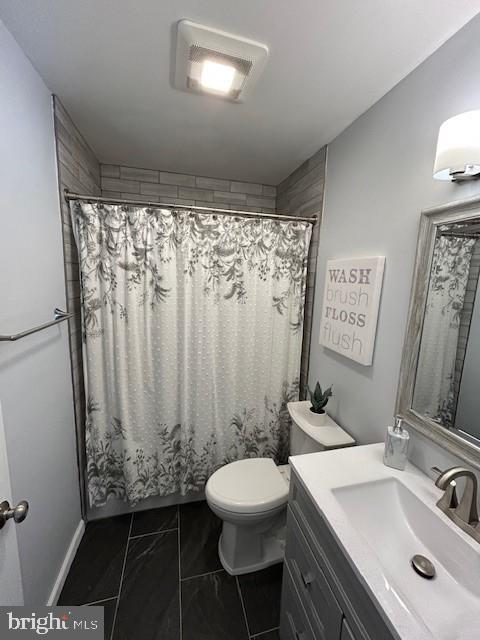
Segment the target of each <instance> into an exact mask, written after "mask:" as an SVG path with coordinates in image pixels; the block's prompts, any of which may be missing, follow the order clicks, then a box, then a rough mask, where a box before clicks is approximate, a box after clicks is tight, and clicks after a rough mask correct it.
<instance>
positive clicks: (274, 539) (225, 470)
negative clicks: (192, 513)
mask: <svg viewBox="0 0 480 640" xmlns="http://www.w3.org/2000/svg"><path fill="white" fill-rule="evenodd" d="M286 466H288V465H286ZM280 469H281V467H277V466H276V465H275V463H274V462H273V460H271V459H270V458H248V459H246V460H238V461H236V462H231V463H230V464H227V465H225V466H224V467H222V468H221V469H219V470H218V471H216V472H215V473H214V474H213V475H212V476H211V477H210V479H209V480H208V482H207V485H206V487H205V494H206V498H207V502H208V504H209V506H210V508H211V510H212V511H213V512H214V513H215V514H216V515H217V516H218V517H219V518H221V519H222V520H223V527H222V534H221V536H220V540H219V542H218V554H219V557H220V562H221V563H222V566H223V568H224V569H225V570H226V571H227V572H228V573H229V574H230V575H239V574H242V573H250V572H252V571H258V570H259V569H264V568H266V567H268V566H270V565H272V564H276V563H277V562H281V560H282V559H283V555H284V548H285V519H286V508H285V507H286V504H287V500H288V489H289V474H288V473H286V472H283V473H281V471H280Z"/></svg>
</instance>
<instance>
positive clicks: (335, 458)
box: [290, 443, 480, 640]
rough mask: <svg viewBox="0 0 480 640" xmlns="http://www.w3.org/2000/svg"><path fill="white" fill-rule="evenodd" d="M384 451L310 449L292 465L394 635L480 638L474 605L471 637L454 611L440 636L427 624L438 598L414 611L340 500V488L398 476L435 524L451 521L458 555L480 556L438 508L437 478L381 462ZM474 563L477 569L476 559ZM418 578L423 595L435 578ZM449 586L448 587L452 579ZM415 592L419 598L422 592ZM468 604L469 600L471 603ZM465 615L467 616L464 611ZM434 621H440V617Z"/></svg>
mask: <svg viewBox="0 0 480 640" xmlns="http://www.w3.org/2000/svg"><path fill="white" fill-rule="evenodd" d="M383 450H384V445H383V443H381V444H373V445H366V446H360V447H352V448H347V449H340V450H334V451H326V452H321V453H312V454H306V455H301V456H293V457H291V458H290V464H291V466H292V468H293V469H294V471H295V472H296V474H297V476H298V477H299V479H300V481H301V483H302V485H303V487H304V488H305V489H306V491H307V492H308V494H309V495H310V497H311V499H312V500H313V503H314V504H315V506H316V508H317V509H318V511H319V512H320V513H321V514H322V516H323V517H324V519H325V520H326V521H327V524H328V525H329V526H330V528H331V531H332V533H333V535H334V536H335V538H336V540H337V542H338V544H339V545H340V546H341V547H342V548H343V550H344V552H345V555H346V557H347V559H349V561H350V564H351V565H352V567H353V568H354V570H355V572H356V573H357V575H358V577H359V579H360V581H361V582H362V583H363V585H364V586H365V588H366V589H367V591H368V592H369V593H370V595H371V596H373V601H374V603H375V604H376V605H377V609H378V610H379V612H380V613H381V615H382V616H383V617H384V619H386V620H387V621H388V622H389V624H390V626H391V627H392V628H394V629H395V630H396V633H397V634H398V636H399V637H400V638H401V639H402V640H433V639H435V640H438V638H439V637H440V635H441V636H442V638H444V637H445V638H446V637H448V638H449V639H450V638H451V640H454V639H455V640H457V639H459V638H462V639H467V638H468V639H469V640H470V639H472V640H473V638H476V639H477V640H478V638H480V607H479V613H478V618H477V616H476V614H475V613H474V614H472V610H471V608H470V607H469V609H468V611H467V612H466V613H467V614H468V619H469V623H468V625H467V622H464V625H465V628H467V626H468V628H469V629H471V632H472V633H474V635H471V633H470V632H469V631H466V632H465V631H464V630H463V631H461V632H458V631H457V622H456V620H457V615H456V614H455V615H454V616H453V617H452V618H451V619H448V620H447V623H446V624H444V625H443V627H442V629H445V628H446V629H447V631H445V632H443V631H442V633H441V634H440V633H439V632H438V631H437V632H436V633H435V634H434V633H432V631H431V629H432V626H434V624H433V625H432V624H429V623H431V620H432V616H434V614H435V612H432V609H431V608H432V607H434V606H435V602H433V600H432V602H430V603H429V602H428V598H427V602H425V607H430V609H429V614H428V615H426V616H425V615H423V614H424V613H425V611H422V602H423V601H422V600H421V601H420V605H419V604H418V597H417V603H416V609H415V610H412V609H413V608H412V607H409V602H411V597H410V596H411V594H408V593H406V594H405V593H402V590H401V589H399V588H398V583H397V582H396V580H395V575H393V576H392V575H391V574H388V572H387V571H385V567H384V565H382V562H381V561H380V559H379V556H378V553H377V552H376V551H375V549H374V548H373V546H372V545H370V544H369V542H368V540H367V539H366V538H365V537H364V536H363V535H362V533H360V532H359V531H358V530H357V528H356V527H355V526H354V524H353V523H352V521H351V520H350V519H349V517H348V514H347V513H346V511H345V510H344V508H343V507H342V505H341V504H340V502H339V500H338V499H337V497H336V494H335V490H337V489H339V488H341V487H351V486H352V485H360V484H362V483H365V482H372V481H373V482H375V481H377V480H380V481H382V480H388V479H389V478H396V479H398V480H399V481H400V482H401V483H402V484H403V485H404V486H405V487H407V489H409V490H410V491H411V493H413V494H415V496H416V497H417V498H418V499H419V500H420V501H421V502H422V503H424V507H426V509H427V510H431V511H432V512H433V514H434V515H433V518H434V521H435V522H436V520H435V519H436V518H437V516H438V517H439V518H440V519H441V520H443V521H444V523H447V525H448V527H449V528H453V533H452V532H451V531H447V535H448V536H450V539H451V540H453V541H454V542H455V541H456V540H457V538H456V535H457V534H458V536H459V538H460V541H461V545H463V546H462V548H461V549H460V554H459V555H460V556H461V557H462V550H463V551H464V550H465V549H466V551H467V552H468V553H467V554H466V555H465V554H464V556H463V557H464V558H465V559H466V558H467V557H468V558H469V560H470V562H469V563H470V564H471V559H472V557H473V558H474V559H475V558H476V557H477V556H476V555H475V556H472V555H471V554H472V553H473V554H478V557H479V559H480V545H478V543H477V542H475V541H474V540H473V539H472V538H470V537H469V536H467V535H466V534H465V533H464V532H463V531H461V530H460V529H459V528H458V527H456V526H455V525H454V524H453V523H452V522H451V521H450V520H449V519H448V518H447V517H446V516H445V515H444V514H443V513H442V512H441V511H440V510H439V509H438V508H437V507H436V506H435V503H436V502H437V500H438V499H439V498H440V496H441V495H442V492H441V491H440V490H439V489H437V487H436V486H435V484H434V482H433V480H431V479H430V478H428V477H427V476H426V475H425V474H423V473H422V472H421V471H419V470H418V469H417V468H416V467H414V466H413V465H411V464H407V467H406V469H405V471H397V470H396V469H391V468H389V467H386V466H385V465H384V464H383ZM337 495H338V494H337ZM422 508H423V507H422ZM429 517H430V519H431V518H432V515H431V514H430V516H429ZM444 523H442V522H440V525H441V527H442V528H443V529H446V527H445V524H444ZM432 535H433V536H435V531H433V532H432ZM448 552H449V553H450V552H451V553H452V554H455V549H454V548H453V549H451V550H448ZM468 554H470V555H468ZM479 562H480V560H479ZM474 564H475V567H476V566H477V565H476V561H475V563H474ZM407 571H408V568H406V569H405V572H407ZM412 571H413V569H412ZM474 575H475V574H474ZM419 580H420V582H419V583H418V585H419V586H418V590H419V593H421V591H422V589H426V588H427V587H431V584H432V583H433V581H432V583H430V584H429V581H426V580H423V579H422V578H419ZM422 580H423V583H422ZM478 581H479V583H480V574H479V575H478ZM448 584H449V585H450V583H448ZM440 587H441V582H440V579H439V581H438V583H437V585H436V588H437V589H440ZM464 592H465V589H464V590H463V591H462V594H463V593H464ZM427 593H428V591H427ZM430 593H431V592H430ZM469 593H470V592H469V591H468V589H467V597H469ZM416 595H417V596H418V594H416ZM451 596H452V598H454V597H455V594H454V593H452V594H451ZM476 597H477V594H475V593H473V594H472V602H473V604H474V605H475V604H476V602H477V601H476ZM462 602H464V600H462ZM468 602H469V604H470V601H468ZM437 606H438V604H437ZM452 606H453V605H452ZM419 610H420V613H419ZM443 615H444V617H445V615H450V614H449V613H445V611H444V612H443ZM461 615H462V611H459V612H458V617H459V618H460V616H461ZM463 617H464V618H465V615H464V616H463ZM440 618H441V615H440ZM425 620H427V623H425ZM434 620H436V618H435V619H434ZM458 624H460V623H458ZM472 625H473V626H472ZM448 628H451V629H455V631H453V632H452V635H450V632H449V631H448Z"/></svg>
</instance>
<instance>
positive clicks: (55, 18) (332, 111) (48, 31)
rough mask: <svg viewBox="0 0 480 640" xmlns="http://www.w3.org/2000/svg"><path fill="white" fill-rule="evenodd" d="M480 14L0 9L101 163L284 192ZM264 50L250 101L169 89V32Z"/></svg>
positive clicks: (351, 8) (435, 7)
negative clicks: (195, 32)
mask: <svg viewBox="0 0 480 640" xmlns="http://www.w3.org/2000/svg"><path fill="white" fill-rule="evenodd" d="M479 11H480V0H361V1H359V0H241V1H240V0H14V1H12V0H0V17H1V18H2V20H3V21H4V22H5V24H6V26H7V28H8V29H9V30H10V31H11V32H12V33H13V35H14V36H15V38H16V39H17V41H18V42H19V44H20V45H21V47H22V48H23V49H24V50H25V52H26V53H27V55H28V56H29V57H30V59H31V60H32V62H33V64H34V65H35V67H36V68H37V69H38V71H39V72H40V74H41V75H42V77H43V78H44V80H45V82H46V84H47V85H48V86H49V88H50V89H51V90H52V91H53V92H54V93H56V94H57V95H58V96H59V97H60V99H61V100H62V102H63V103H64V104H65V106H66V108H67V110H68V111H69V112H70V114H71V116H72V117H73V119H74V121H75V122H76V124H77V126H78V127H79V129H80V131H81V132H82V133H83V134H84V136H85V137H86V138H87V140H88V141H89V143H90V144H91V146H92V147H93V149H94V151H95V153H96V154H97V156H98V158H99V159H100V160H101V161H102V162H106V163H110V162H111V163H119V164H126V165H130V166H136V167H151V168H154V167H155V168H163V169H165V170H169V171H179V172H183V173H194V174H201V175H207V176H215V177H225V178H235V179H240V180H251V181H255V182H265V183H268V184H277V183H278V182H280V181H281V180H282V179H283V178H285V177H286V176H287V175H288V174H289V173H290V172H291V171H292V170H293V169H294V168H296V167H297V166H298V165H299V164H300V163H301V162H302V161H303V160H305V159H306V158H308V157H309V156H310V155H312V154H313V153H314V152H315V151H316V150H317V149H319V148H320V147H321V146H322V145H323V144H325V143H327V142H329V141H331V140H332V139H333V138H334V137H335V136H336V135H337V134H339V133H340V132H341V131H342V130H343V129H344V128H345V127H346V126H348V125H349V124H350V123H351V122H352V121H353V120H355V119H356V118H357V117H358V116H359V115H360V114H361V113H362V112H364V111H365V110H366V109H368V108H369V107H370V106H371V105H372V104H374V103H375V102H376V101H377V100H378V99H379V98H380V97H381V96H382V95H384V94H385V93H386V92H387V91H389V89H391V88H392V87H393V86H394V85H395V84H396V83H397V82H398V81H399V80H401V79H402V78H403V77H404V76H405V75H407V74H408V73H409V72H410V71H412V70H413V69H414V68H415V67H416V66H417V65H418V64H419V63H420V62H421V61H422V60H424V59H425V58H426V57H427V56H428V55H430V54H431V53H432V52H433V51H435V49H437V48H438V47H439V46H440V45H441V44H442V43H443V42H444V41H445V40H447V39H448V38H449V37H450V36H451V35H453V34H454V33H455V32H456V31H457V30H458V29H459V28H460V27H462V26H463V25H464V24H465V23H466V22H468V21H469V20H470V19H471V18H472V17H473V16H474V15H476V14H477V13H478V12H479ZM181 18H189V19H191V20H194V21H196V22H200V23H203V24H206V25H209V26H213V27H217V28H220V29H224V30H226V31H231V32H233V33H236V34H239V35H241V36H246V37H248V38H252V39H254V40H258V41H260V42H263V43H265V44H267V45H268V46H269V48H270V57H269V60H268V62H267V66H266V68H265V71H264V73H263V75H262V76H261V78H260V80H259V81H258V84H257V85H256V86H255V88H254V90H253V93H252V95H250V96H249V98H248V100H247V102H246V103H244V104H230V103H227V102H223V101H220V100H218V99H215V98H211V97H203V96H198V95H194V94H189V93H183V92H181V91H177V90H175V89H173V88H172V86H171V62H172V51H173V50H174V49H173V47H172V37H173V34H174V32H175V23H176V22H177V21H178V20H179V19H181Z"/></svg>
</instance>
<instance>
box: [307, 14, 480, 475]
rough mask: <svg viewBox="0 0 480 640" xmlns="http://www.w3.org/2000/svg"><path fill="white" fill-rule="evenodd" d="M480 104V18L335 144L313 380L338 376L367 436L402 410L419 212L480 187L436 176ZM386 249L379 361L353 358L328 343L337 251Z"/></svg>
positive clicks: (437, 460)
mask: <svg viewBox="0 0 480 640" xmlns="http://www.w3.org/2000/svg"><path fill="white" fill-rule="evenodd" d="M479 105H480V17H477V18H475V19H474V20H472V22H470V23H469V24H468V25H467V26H466V27H464V28H463V29H462V30H461V31H460V32H458V33H457V34H456V35H455V36H454V37H453V38H452V39H451V40H449V41H448V42H447V43H446V44H445V45H444V46H442V47H441V48H440V49H439V50H438V51H437V52H436V53H435V54H433V55H432V56H431V57H430V58H429V59H427V60H426V61H425V62H424V63H423V64H422V65H420V67H418V68H417V69H416V70H415V71H414V72H413V73H411V74H410V75H409V76H408V77H407V78H405V80H403V81H402V82H401V83H400V84H399V85H397V86H396V87H395V88H394V89H393V90H392V91H390V93H388V94H387V95H386V96H385V97H384V98H382V99H381V100H380V101H379V102H378V103H377V104H375V105H374V106H373V107H372V108H371V109H370V110H369V111H367V112H366V113H365V114H364V115H363V116H361V117H360V118H359V119H358V120H356V121H355V122H354V123H353V124H352V125H351V126H350V127H349V128H348V129H346V130H345V131H344V132H343V133H342V134H341V135H340V136H339V137H338V138H336V139H335V140H334V141H333V142H332V144H331V145H330V146H329V149H328V162H327V170H326V186H325V204H324V217H323V224H322V234H321V239H320V248H319V261H318V271H317V285H316V298H315V300H316V302H315V310H314V323H313V340H312V348H311V360H310V381H311V382H312V383H313V382H314V381H315V380H316V379H317V378H319V379H320V380H322V381H324V383H325V384H327V383H333V384H334V387H335V394H336V396H335V398H334V401H333V402H332V405H331V411H332V413H333V415H334V416H335V417H336V418H337V419H338V421H339V422H340V423H341V424H342V425H344V426H345V427H346V428H347V429H348V430H349V431H350V432H351V433H352V435H353V436H354V437H355V438H356V439H357V440H358V441H359V442H360V443H371V442H376V441H380V440H383V439H384V435H385V428H386V426H387V424H391V423H392V419H393V412H394V408H395V395H396V390H397V382H398V375H399V369H400V359H401V355H402V345H403V340H404V334H405V329H406V320H407V313H408V304H409V298H410V288H411V281H412V272H413V263H414V257H415V248H416V241H417V232H418V225H419V220H420V211H421V209H423V208H425V207H430V206H432V205H435V204H440V203H443V202H448V201H452V200H456V199H460V198H463V197H467V196H471V195H474V194H475V193H477V194H478V193H480V182H478V181H477V182H474V183H470V184H465V185H455V184H453V183H450V182H448V183H441V182H438V181H435V180H433V179H432V167H433V161H434V155H435V146H436V140H437V134H438V128H439V126H440V124H441V123H442V122H443V121H444V120H445V119H446V118H448V117H450V116H453V115H455V114H458V113H461V112H463V111H467V110H470V109H478V108H479ZM362 255H363V256H368V255H371V256H375V255H384V256H386V270H385V278H384V284H383V294H382V300H381V307H380V315H379V323H378V331H377V339H376V347H375V354H374V362H373V365H372V366H370V367H364V366H361V365H359V364H356V363H354V362H353V361H351V360H348V359H346V358H344V357H342V356H340V355H336V354H335V353H333V352H332V351H329V350H328V349H325V348H323V347H321V346H320V345H319V341H318V335H319V325H320V309H321V300H322V297H323V288H324V279H325V265H326V260H327V259H329V258H341V257H351V256H362ZM411 454H412V459H413V460H414V461H415V462H416V464H418V465H419V466H420V467H422V468H425V469H426V468H429V467H430V466H431V465H432V464H438V465H439V466H441V465H442V464H444V463H445V462H447V459H448V460H450V459H451V458H450V457H449V456H447V455H446V454H445V453H444V452H443V451H441V450H439V449H437V448H435V447H433V446H432V445H430V443H429V442H428V443H427V441H426V440H423V439H421V438H419V437H413V441H412V450H411Z"/></svg>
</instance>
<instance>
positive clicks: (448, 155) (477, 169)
mask: <svg viewBox="0 0 480 640" xmlns="http://www.w3.org/2000/svg"><path fill="white" fill-rule="evenodd" d="M478 174H480V110H479V111H467V112H466V113H461V114H460V115H458V116H454V117H453V118H450V119H449V120H445V122H444V123H443V124H442V126H441V127H440V131H439V132H438V142H437V154H436V157H435V165H434V169H433V177H434V178H435V179H436V180H468V179H469V178H473V177H477V176H478Z"/></svg>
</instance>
